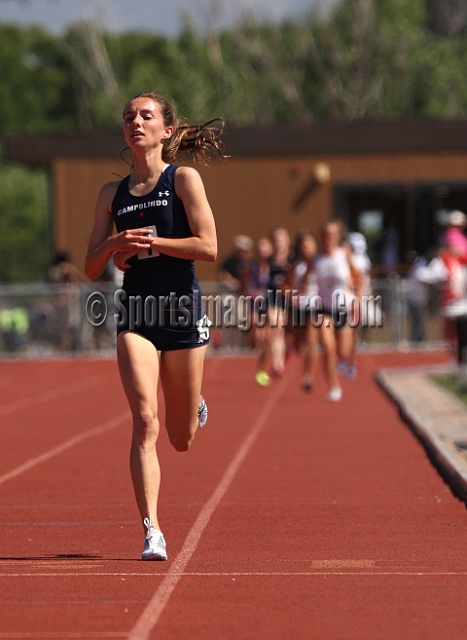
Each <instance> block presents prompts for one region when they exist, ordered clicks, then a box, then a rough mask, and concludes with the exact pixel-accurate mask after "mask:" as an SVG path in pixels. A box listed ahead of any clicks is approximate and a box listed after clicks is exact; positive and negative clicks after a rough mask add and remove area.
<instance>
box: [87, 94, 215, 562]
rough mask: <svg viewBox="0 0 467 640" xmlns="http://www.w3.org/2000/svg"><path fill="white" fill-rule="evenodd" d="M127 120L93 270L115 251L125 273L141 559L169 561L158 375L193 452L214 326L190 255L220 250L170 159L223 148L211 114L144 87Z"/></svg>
mask: <svg viewBox="0 0 467 640" xmlns="http://www.w3.org/2000/svg"><path fill="white" fill-rule="evenodd" d="M123 120H124V126H123V134H124V138H125V142H126V144H127V145H128V147H129V148H130V150H131V155H132V171H131V173H130V175H129V176H128V177H127V178H124V179H123V180H122V181H119V182H109V183H107V184H106V185H104V186H103V187H102V189H101V191H100V193H99V196H98V199H97V204H96V212H95V221H94V227H93V230H92V233H91V238H90V241H89V249H88V254H87V256H86V275H87V276H88V277H89V278H91V279H94V278H97V277H98V276H99V275H100V274H101V273H102V272H103V271H104V269H105V267H106V265H107V262H108V260H109V258H111V257H112V256H113V259H114V262H115V264H116V265H117V267H118V268H119V269H121V270H123V271H124V272H125V276H124V282H123V288H122V290H120V291H118V292H117V297H116V303H117V310H118V314H117V316H118V317H117V327H118V337H117V357H118V365H119V370H120V376H121V379H122V383H123V388H124V390H125V393H126V396H127V399H128V402H129V405H130V409H131V413H132V417H133V437H132V444H131V454H130V468H131V475H132V480H133V487H134V491H135V496H136V502H137V505H138V508H139V511H140V514H141V518H142V520H143V523H144V528H145V529H144V530H145V534H146V535H145V540H144V551H143V555H142V557H143V559H144V560H166V559H167V553H166V545H165V540H164V537H163V535H162V533H161V531H160V525H159V522H158V514H157V501H158V494H159V486H160V468H159V461H158V457H157V452H156V442H157V438H158V433H159V418H158V405H157V386H158V382H159V378H160V380H161V383H162V389H163V392H164V400H165V426H166V429H167V432H168V435H169V439H170V441H171V443H172V445H173V446H174V447H175V449H176V450H177V451H186V450H188V449H189V447H190V445H191V443H192V442H193V439H194V437H195V434H196V431H197V429H198V427H199V426H203V424H204V423H205V422H206V419H207V407H206V403H205V402H204V399H203V398H202V396H201V395H200V392H201V382H202V375H203V362H204V356H205V352H206V348H207V343H208V341H209V328H208V322H207V319H206V318H205V316H204V312H203V311H202V307H201V297H200V295H199V284H198V281H197V279H196V275H195V271H194V266H193V261H194V260H205V261H213V260H215V259H216V255H217V239H216V230H215V224H214V219H213V216H212V212H211V209H210V207H209V204H208V201H207V199H206V194H205V191H204V186H203V183H202V181H201V178H200V176H199V173H198V172H197V171H196V170H195V169H193V168H191V167H176V166H173V162H174V161H175V160H176V158H177V156H178V155H179V154H180V153H182V152H185V151H189V152H191V153H193V155H195V156H196V157H198V158H199V159H204V158H205V155H206V151H207V150H213V151H214V152H216V153H217V155H219V156H221V157H224V155H223V152H222V145H221V143H220V141H219V139H218V138H217V133H218V129H216V128H215V127H212V126H210V125H211V124H212V123H213V122H214V121H210V122H208V123H205V124H204V125H189V124H188V123H185V122H181V121H179V120H178V118H177V117H176V115H175V110H174V108H173V105H171V103H170V102H169V101H168V100H167V99H166V98H165V97H163V96H161V95H158V94H155V93H143V94H139V95H138V96H136V97H135V98H133V99H132V100H130V102H128V104H127V105H126V107H125V109H124V112H123ZM114 222H115V225H116V227H117V233H115V234H112V229H113V225H114ZM166 298H167V300H166ZM161 300H162V302H163V303H164V304H161V303H160V301H161ZM165 302H167V304H168V306H167V304H165ZM141 311H142V313H141Z"/></svg>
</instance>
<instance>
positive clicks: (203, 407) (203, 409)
mask: <svg viewBox="0 0 467 640" xmlns="http://www.w3.org/2000/svg"><path fill="white" fill-rule="evenodd" d="M207 421H208V405H207V404H206V400H205V399H204V398H203V396H200V397H199V405H198V425H199V426H200V427H204V425H205V424H206V422H207Z"/></svg>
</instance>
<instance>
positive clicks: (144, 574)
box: [0, 570, 467, 586]
mask: <svg viewBox="0 0 467 640" xmlns="http://www.w3.org/2000/svg"><path fill="white" fill-rule="evenodd" d="M168 575H169V574H167V573H157V572H155V571H151V572H136V571H134V572H131V571H130V572H125V571H118V572H117V571H96V572H87V571H82V572H73V573H70V572H60V573H52V572H47V573H44V572H37V573H36V572H31V573H0V578H31V577H40V578H60V577H64V578H76V577H78V578H79V577H82V576H86V577H92V578H95V577H136V578H141V577H143V578H154V576H160V577H161V578H166V577H168ZM170 575H171V576H177V577H178V578H182V577H184V578H189V577H194V578H197V577H200V578H209V577H214V578H231V577H233V578H235V577H245V578H258V577H260V578H261V577H266V578H268V577H272V578H274V577H277V578H285V577H287V576H290V577H292V578H300V577H302V576H303V577H312V578H313V577H319V576H344V577H345V576H409V577H417V576H428V577H437V576H441V577H442V576H454V577H456V576H467V571H378V570H375V571H282V572H279V571H277V572H274V571H251V572H241V571H234V572H232V573H229V572H202V571H194V572H190V571H186V572H185V571H184V572H183V573H175V572H174V573H171V574H170ZM161 586H162V585H161Z"/></svg>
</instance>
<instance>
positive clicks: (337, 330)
mask: <svg viewBox="0 0 467 640" xmlns="http://www.w3.org/2000/svg"><path fill="white" fill-rule="evenodd" d="M342 240H343V226H342V223H341V222H340V220H329V221H327V222H325V223H324V225H323V226H322V228H321V252H320V253H319V254H318V256H317V257H316V260H315V273H316V281H317V284H318V292H319V295H320V298H321V303H322V307H323V309H322V312H323V317H324V321H323V322H322V324H321V327H320V337H321V344H322V346H323V351H324V362H325V372H326V377H327V380H328V384H329V391H328V395H327V398H328V400H331V401H332V402H339V400H340V399H341V398H342V388H341V385H340V383H339V378H338V375H337V369H336V365H337V361H338V360H341V361H342V362H344V363H345V364H346V366H347V365H348V364H349V363H350V360H351V357H352V346H353V334H352V331H353V329H352V326H355V318H354V317H353V316H354V314H356V313H357V311H358V304H357V302H358V301H359V300H360V299H361V295H362V276H361V273H360V271H359V270H358V269H356V268H355V265H354V264H353V262H352V259H351V254H350V248H349V247H348V246H343V243H342ZM350 319H352V322H351V323H349V320H350Z"/></svg>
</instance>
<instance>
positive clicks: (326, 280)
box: [315, 247, 352, 310]
mask: <svg viewBox="0 0 467 640" xmlns="http://www.w3.org/2000/svg"><path fill="white" fill-rule="evenodd" d="M315 272H316V280H317V283H318V293H319V295H320V296H321V300H322V305H323V308H324V309H328V310H332V307H333V294H334V293H335V292H336V291H340V292H342V294H341V295H340V296H339V299H338V304H339V306H342V305H343V304H344V297H345V305H346V306H347V308H348V307H349V305H350V299H351V293H352V291H351V272H350V266H349V262H348V259H347V254H346V252H345V249H343V248H342V247H338V248H337V249H335V251H334V252H333V253H332V254H331V255H330V256H325V255H323V254H321V253H320V254H319V255H318V256H317V258H316V263H315Z"/></svg>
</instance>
